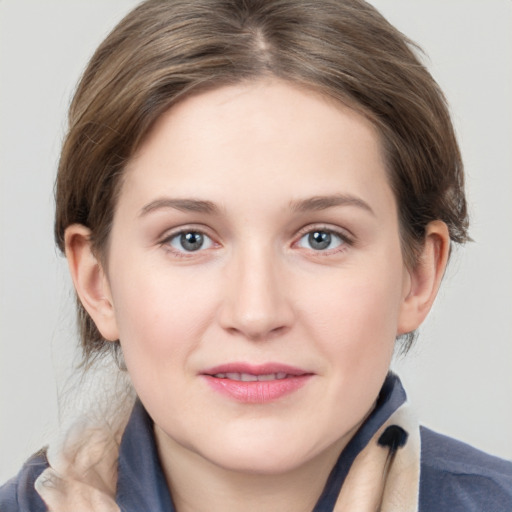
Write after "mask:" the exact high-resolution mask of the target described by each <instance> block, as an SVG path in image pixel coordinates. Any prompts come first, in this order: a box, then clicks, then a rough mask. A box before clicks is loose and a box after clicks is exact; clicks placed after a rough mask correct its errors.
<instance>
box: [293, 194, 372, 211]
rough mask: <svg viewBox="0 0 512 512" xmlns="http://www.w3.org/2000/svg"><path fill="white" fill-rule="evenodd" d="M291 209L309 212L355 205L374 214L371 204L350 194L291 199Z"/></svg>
mask: <svg viewBox="0 0 512 512" xmlns="http://www.w3.org/2000/svg"><path fill="white" fill-rule="evenodd" d="M290 206H291V208H292V210H294V211H297V212H310V211H320V210H326V209H328V208H333V207H335V206H356V207H358V208H362V209H363V210H366V211H367V212H369V213H371V214H372V215H375V212H374V211H373V210H372V208H371V206H370V205H369V204H368V203H367V202H365V201H363V200H362V199H361V198H359V197H356V196H353V195H350V194H333V195H328V196H313V197H309V198H307V199H301V200H298V201H292V202H291V203H290Z"/></svg>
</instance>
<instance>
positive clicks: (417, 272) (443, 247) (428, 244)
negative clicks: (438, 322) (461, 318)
mask: <svg viewBox="0 0 512 512" xmlns="http://www.w3.org/2000/svg"><path fill="white" fill-rule="evenodd" d="M449 253H450V234H449V232H448V227H447V226H446V224H445V223H444V222H442V221H437V220H436V221H432V222H430V223H429V224H428V226H427V228H426V230H425V241H424V245H423V249H422V252H421V256H420V258H419V261H418V262H417V264H416V266H415V267H414V268H413V269H409V271H408V274H409V279H408V287H407V292H406V295H405V297H404V300H403V303H402V307H401V311H400V317H399V322H398V332H397V335H402V334H406V333H409V332H412V331H414V330H416V329H417V328H418V327H419V326H420V325H421V323H422V322H423V321H424V320H425V318H426V316H427V315H428V313H429V311H430V309H431V307H432V304H433V303H434V300H435V298H436V295H437V292H438V290H439V286H440V285H441V281H442V279H443V275H444V272H445V269H446V265H447V263H448V256H449Z"/></svg>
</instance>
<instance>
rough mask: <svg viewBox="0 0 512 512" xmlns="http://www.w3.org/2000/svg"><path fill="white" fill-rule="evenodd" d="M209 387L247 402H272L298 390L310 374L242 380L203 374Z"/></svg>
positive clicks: (239, 400)
mask: <svg viewBox="0 0 512 512" xmlns="http://www.w3.org/2000/svg"><path fill="white" fill-rule="evenodd" d="M203 377H204V378H205V379H206V382H207V383H208V384H209V385H210V387H211V388H212V389H213V390H214V391H217V392H218V393H220V394H222V395H225V396H228V397H230V398H233V399H235V400H237V401H238V402H243V403H248V404H263V403H267V402H273V401H275V400H279V399H280V398H282V397H284V396H286V395H289V394H291V393H293V392H295V391H297V390H299V389H300V388H301V387H302V386H304V384H306V382H307V381H308V380H309V378H310V377H311V375H297V376H292V377H288V378H286V379H276V380H266V381H254V382H244V381H238V380H230V379H219V378H217V377H212V376H211V375H203Z"/></svg>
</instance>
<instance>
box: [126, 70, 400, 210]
mask: <svg viewBox="0 0 512 512" xmlns="http://www.w3.org/2000/svg"><path fill="white" fill-rule="evenodd" d="M247 188H249V189H250V190H251V191H252V194H251V196H250V197H251V199H253V200H254V202H255V203H257V199H258V198H260V199H261V198H267V199H268V198H270V197H272V198H274V199H275V201H276V202H279V204H281V203H282V202H283V201H284V200H285V199H286V200H288V202H289V201H290V200H294V199H300V198H301V197H305V196H314V195H326V194H332V193H351V194H356V195H359V196H367V197H368V199H371V200H372V202H374V203H379V202H380V203H386V204H382V205H381V206H383V207H389V204H388V203H389V200H390V194H391V191H390V189H389V186H388V183H387V174H386V166H385V162H384V158H383V151H382V148H381V143H380V138H379V134H378V132H377V130H376V128H375V127H374V126H373V124H372V123H371V122H370V121H369V120H368V119H366V118H365V117H363V116H362V115H361V114H359V113H357V112H355V111H354V110H352V109H350V108H348V107H346V106H344V105H342V104H341V103H338V102H336V101H334V100H332V99H330V98H326V97H324V96H322V95H320V94H319V93H316V92H313V91H311V90H307V89H304V88H299V87H296V86H293V85H291V84H289V83H287V82H282V81H279V80H275V79H272V80H270V79H268V80H260V81H257V82H250V83H242V84H238V85H235V86H226V87H221V88H218V89H214V90H211V91H208V92H204V93H201V94H198V95H195V96H191V97H189V98H187V99H185V100H183V101H182V102H180V103H178V104H177V105H175V106H173V107H172V108H171V109H169V110H168V111H167V112H166V113H164V114H163V115H162V116H161V117H160V118H159V120H158V121H157V122H156V123H155V125H154V126H153V128H152V130H151V131H150V133H149V134H148V136H147V137H146V139H145V141H144V143H143V144H142V145H141V147H140V148H139V150H138V151H137V153H136V155H135V156H134V157H133V158H132V160H131V161H130V163H129V165H128V167H127V169H126V176H125V184H124V186H123V189H124V191H126V192H128V191H132V192H133V191H134V190H137V195H139V196H141V197H142V196H144V197H146V198H148V197H149V196H151V195H153V196H154V195H155V194H156V193H157V190H158V191H159V193H160V194H162V195H165V194H170V195H172V196H176V194H178V195H183V196H184V197H192V196H198V197H203V196H204V198H205V199H208V200H213V201H220V202H221V203H222V202H223V201H226V200H228V199H229V200H230V201H236V200H237V198H238V199H240V200H241V201H247V197H244V198H242V197H241V196H242V195H243V194H241V192H242V191H243V190H245V189H247ZM383 191H384V192H385V193H384V194H382V192H383ZM123 194H124V192H122V194H121V195H123ZM237 196H240V197H237ZM372 196H374V197H372ZM391 201H392V202H393V201H394V198H393V197H391ZM376 207H379V204H376Z"/></svg>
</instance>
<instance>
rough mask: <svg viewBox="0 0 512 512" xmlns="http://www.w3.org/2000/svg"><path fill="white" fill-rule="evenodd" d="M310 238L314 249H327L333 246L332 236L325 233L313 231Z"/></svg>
mask: <svg viewBox="0 0 512 512" xmlns="http://www.w3.org/2000/svg"><path fill="white" fill-rule="evenodd" d="M308 238H309V244H310V245H311V247H312V248H313V249H318V250H321V249H327V247H329V245H331V234H330V233H327V232H325V231H313V232H312V233H310V234H309V237H308Z"/></svg>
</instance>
